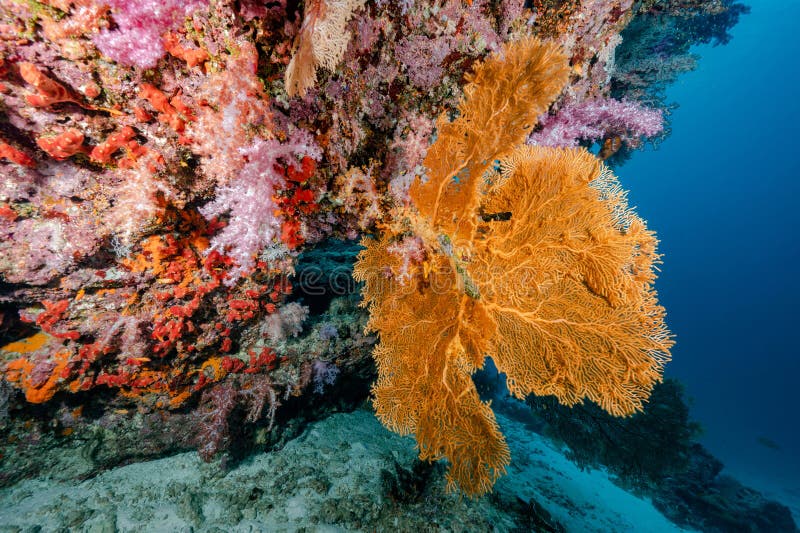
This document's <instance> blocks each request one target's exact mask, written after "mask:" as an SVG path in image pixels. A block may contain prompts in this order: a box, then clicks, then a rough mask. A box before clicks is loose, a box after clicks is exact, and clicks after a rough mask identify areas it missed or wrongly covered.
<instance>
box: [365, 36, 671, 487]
mask: <svg viewBox="0 0 800 533" xmlns="http://www.w3.org/2000/svg"><path fill="white" fill-rule="evenodd" d="M565 78H566V62H565V60H564V58H563V57H562V56H560V55H559V54H558V53H557V52H556V50H555V49H554V47H553V46H552V45H549V44H544V43H542V42H540V41H537V40H533V39H528V40H524V41H521V42H519V43H516V44H513V45H510V46H507V47H505V49H504V50H503V53H502V55H498V56H494V57H492V58H490V59H488V60H487V61H485V62H484V63H481V64H479V65H478V66H477V67H476V68H475V72H474V74H473V76H472V77H471V80H470V84H469V85H467V86H466V87H465V90H464V93H465V95H466V98H465V101H464V102H462V104H461V106H460V108H459V111H460V114H459V116H458V118H457V119H455V120H454V121H452V122H447V120H446V119H444V118H442V119H440V121H439V124H438V129H439V132H438V137H437V140H436V142H435V143H434V144H433V145H432V146H431V148H430V150H429V151H428V155H427V157H426V159H425V165H426V166H427V167H428V169H429V174H428V180H427V181H424V182H423V181H422V180H417V181H416V182H415V183H414V184H413V185H412V188H411V199H412V202H413V205H414V206H415V207H416V210H410V211H407V212H404V213H402V216H400V217H398V219H399V221H398V222H397V223H396V224H395V225H394V226H392V227H391V228H390V229H389V231H387V232H386V233H385V234H384V235H383V236H382V238H381V239H380V240H365V241H364V244H365V245H366V247H367V248H366V250H364V251H363V252H362V254H361V255H360V257H359V262H358V263H357V265H356V268H355V272H354V275H355V276H356V278H357V279H359V280H362V281H364V282H365V285H364V297H365V298H364V303H365V305H368V306H369V310H370V321H369V324H368V326H367V327H368V329H370V330H373V331H377V332H379V333H380V335H381V342H380V344H379V345H378V347H377V348H376V349H375V352H374V357H375V359H376V361H377V364H378V373H379V377H378V381H377V383H376V384H375V386H374V388H373V393H374V395H375V408H376V411H377V414H378V416H379V417H380V419H381V420H382V422H383V423H384V424H385V425H387V427H389V428H390V429H392V430H394V431H398V432H400V433H415V434H416V439H417V443H418V445H419V448H420V457H421V458H423V459H428V460H437V459H441V458H447V460H448V461H449V462H450V464H451V469H450V472H449V474H448V478H449V486H450V487H455V486H456V484H457V485H458V486H460V487H461V489H462V490H464V491H465V492H466V493H467V494H470V495H479V494H482V493H485V492H487V491H488V490H490V489H491V487H492V485H493V483H494V481H495V480H496V479H497V477H499V476H500V475H502V473H504V471H505V466H506V465H507V464H508V462H509V460H510V457H509V452H508V447H507V446H506V443H505V441H504V439H503V437H502V435H501V433H500V431H499V428H498V426H497V423H496V422H495V419H494V415H493V413H492V411H491V409H490V407H489V405H488V404H486V403H483V402H481V401H480V398H479V397H478V393H477V391H476V389H475V385H474V383H473V382H472V380H471V374H472V373H473V372H474V371H475V370H477V369H479V368H481V367H482V366H483V364H484V359H485V357H486V356H487V355H489V356H491V357H492V358H493V359H494V360H495V363H496V365H497V367H498V369H499V370H500V371H501V372H504V373H505V374H506V375H507V384H508V387H509V390H510V391H511V393H512V394H514V395H515V396H517V397H524V396H525V395H527V394H530V393H535V394H540V395H546V394H552V395H555V396H556V397H557V398H558V399H559V400H560V401H561V402H563V403H565V404H567V405H573V404H575V403H578V402H581V401H582V400H583V399H590V400H593V401H595V402H596V403H598V404H599V405H600V406H601V407H603V408H604V409H605V410H607V411H608V412H610V413H612V414H615V415H628V414H631V413H633V412H635V411H636V410H639V409H641V406H642V402H643V401H645V400H646V398H647V395H648V394H649V391H650V390H651V389H652V387H653V385H654V384H655V383H656V382H657V381H659V380H660V379H661V374H660V370H661V368H662V366H663V364H664V363H665V362H666V360H667V359H668V354H669V348H670V346H671V340H670V337H669V333H668V332H667V330H666V327H665V325H664V321H663V317H664V311H663V308H661V307H660V306H659V305H658V304H657V302H656V298H655V293H654V291H653V288H652V283H653V280H654V273H653V263H654V262H656V261H657V260H658V255H657V254H656V253H655V245H656V240H655V237H654V236H653V234H652V233H650V232H649V231H647V230H646V229H645V226H644V223H643V221H641V220H640V219H639V218H637V217H636V216H635V215H634V214H633V213H632V212H631V211H630V210H629V209H628V208H627V206H626V204H625V199H624V198H625V197H624V194H623V193H622V192H621V189H620V188H619V187H618V185H617V183H616V181H615V180H614V179H613V177H612V176H611V175H610V173H609V172H608V171H607V170H604V169H603V167H602V165H601V164H600V163H599V161H598V160H597V159H596V158H595V157H594V156H592V155H591V154H589V153H588V152H586V151H583V150H577V149H551V148H537V147H525V146H521V147H520V146H519V145H520V144H521V143H522V141H523V140H524V139H525V137H526V135H527V134H528V132H529V131H530V129H531V128H532V127H533V125H534V122H535V117H536V116H537V113H539V112H541V111H542V110H543V109H544V108H545V106H547V105H548V104H549V102H550V101H551V100H552V99H553V98H554V97H555V96H556V95H557V94H558V93H559V92H560V90H561V88H562V86H563V84H564V82H565ZM409 233H410V234H413V235H416V236H417V237H418V238H420V239H421V240H422V241H423V243H424V248H425V254H424V256H425V258H424V259H423V260H422V261H421V262H418V263H417V264H416V271H415V272H414V274H413V276H411V277H410V279H409V276H408V275H407V268H408V265H407V264H403V258H401V257H399V256H398V255H397V254H395V253H392V250H393V249H394V248H395V247H396V246H395V242H397V240H398V239H402V238H404V236H405V235H408V234H409ZM401 272H402V273H403V275H401Z"/></svg>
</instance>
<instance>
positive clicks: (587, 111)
mask: <svg viewBox="0 0 800 533" xmlns="http://www.w3.org/2000/svg"><path fill="white" fill-rule="evenodd" d="M540 123H541V129H540V130H539V131H536V132H534V133H533V134H531V136H530V138H529V140H528V142H529V144H533V145H540V146H577V145H578V143H579V142H581V141H585V142H589V143H593V142H595V141H602V140H603V139H607V138H612V137H618V138H619V139H621V140H622V141H623V142H625V143H626V144H627V145H628V146H629V147H632V148H635V147H637V146H639V144H640V143H641V141H642V139H643V138H652V137H655V136H657V135H658V134H660V133H661V132H662V130H663V123H664V119H663V113H662V111H661V110H660V109H650V108H647V107H644V106H642V105H640V104H638V103H636V102H630V101H625V100H623V101H620V100H614V99H613V98H593V99H590V100H584V101H582V102H574V101H573V102H567V103H565V104H563V105H562V106H561V108H560V109H559V110H558V112H557V113H556V114H555V115H545V116H544V117H542V118H541V120H540Z"/></svg>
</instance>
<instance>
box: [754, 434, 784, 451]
mask: <svg viewBox="0 0 800 533" xmlns="http://www.w3.org/2000/svg"><path fill="white" fill-rule="evenodd" d="M756 442H758V443H759V444H760V445H762V446H764V447H765V448H769V449H770V450H775V451H776V452H779V451H781V447H780V445H779V444H778V443H777V442H775V441H774V440H772V439H768V438H767V437H763V436H762V437H758V438H757V439H756Z"/></svg>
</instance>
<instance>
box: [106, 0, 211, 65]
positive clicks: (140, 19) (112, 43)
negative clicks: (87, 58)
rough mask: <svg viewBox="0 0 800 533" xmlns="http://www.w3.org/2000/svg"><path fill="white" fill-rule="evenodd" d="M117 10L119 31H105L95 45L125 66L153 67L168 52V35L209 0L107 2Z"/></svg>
mask: <svg viewBox="0 0 800 533" xmlns="http://www.w3.org/2000/svg"><path fill="white" fill-rule="evenodd" d="M104 3H106V4H108V5H109V6H110V7H111V8H112V9H114V12H113V16H114V22H116V24H117V29H115V30H103V31H102V32H100V34H99V35H97V36H95V38H94V39H93V40H94V44H96V45H97V48H99V49H100V51H101V52H103V53H104V54H105V55H107V56H108V57H110V58H111V59H113V60H114V61H116V62H117V63H121V64H123V65H128V66H137V67H141V68H152V67H154V66H155V65H156V63H157V62H158V60H159V59H161V58H162V57H163V56H164V54H165V53H166V50H165V49H164V43H163V41H162V35H163V34H164V32H166V31H169V30H171V29H174V28H175V27H177V26H179V25H180V23H181V22H183V20H184V19H185V18H186V17H187V16H189V15H191V14H192V12H193V11H194V10H195V9H198V8H200V7H203V6H206V5H208V0H104Z"/></svg>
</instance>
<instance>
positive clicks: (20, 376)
mask: <svg viewBox="0 0 800 533" xmlns="http://www.w3.org/2000/svg"><path fill="white" fill-rule="evenodd" d="M69 356H70V353H69V351H68V350H59V351H58V352H56V353H55V355H53V357H52V359H53V366H52V369H50V372H49V375H48V376H47V378H46V380H45V381H44V382H37V381H36V380H34V379H33V376H34V369H35V368H36V365H35V364H34V363H32V362H31V361H30V360H28V359H27V358H25V357H20V358H19V359H15V360H13V361H11V362H9V363H8V364H7V365H6V367H5V370H4V374H5V379H6V380H8V382H9V383H14V384H16V385H17V386H18V387H19V388H20V389H22V391H23V392H24V393H25V399H26V400H28V401H29V402H31V403H44V402H46V401H47V400H49V399H51V398H52V397H53V396H54V395H55V393H56V391H57V390H58V388H57V385H58V382H59V380H61V379H62V374H63V373H64V370H65V369H66V368H67V366H68V365H69Z"/></svg>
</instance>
